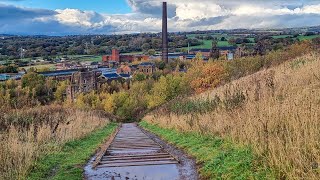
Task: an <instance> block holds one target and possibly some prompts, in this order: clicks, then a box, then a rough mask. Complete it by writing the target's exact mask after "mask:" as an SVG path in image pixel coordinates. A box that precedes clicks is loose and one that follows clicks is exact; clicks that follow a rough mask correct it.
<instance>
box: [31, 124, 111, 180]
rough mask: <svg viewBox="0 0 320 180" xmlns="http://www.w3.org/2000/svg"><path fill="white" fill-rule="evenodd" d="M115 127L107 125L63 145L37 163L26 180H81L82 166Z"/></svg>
mask: <svg viewBox="0 0 320 180" xmlns="http://www.w3.org/2000/svg"><path fill="white" fill-rule="evenodd" d="M116 127H117V124H116V123H109V124H108V125H107V126H105V127H104V128H102V129H99V130H97V131H95V132H93V133H92V134H90V135H88V136H86V137H84V138H82V139H79V140H74V141H70V142H68V143H66V144H64V145H63V146H62V148H61V149H60V150H57V151H54V152H52V153H50V154H47V155H46V156H44V157H42V158H41V159H40V160H39V161H37V163H36V165H35V167H34V168H33V169H32V171H31V173H30V175H29V176H28V177H27V179H61V180H64V179H68V180H72V179H82V178H83V177H82V173H83V166H84V165H85V164H86V163H87V161H88V159H89V158H90V157H91V156H92V155H93V154H94V152H95V151H96V149H97V148H98V147H99V145H101V143H102V142H104V140H105V139H107V138H108V136H109V135H111V134H112V132H113V131H114V130H115V129H116Z"/></svg>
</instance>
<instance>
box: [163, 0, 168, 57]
mask: <svg viewBox="0 0 320 180" xmlns="http://www.w3.org/2000/svg"><path fill="white" fill-rule="evenodd" d="M167 19H168V17H167V2H163V9H162V60H163V61H164V62H165V63H168V62H169V60H168V24H167V23H168V22H167Z"/></svg>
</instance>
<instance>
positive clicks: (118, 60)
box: [102, 49, 149, 64]
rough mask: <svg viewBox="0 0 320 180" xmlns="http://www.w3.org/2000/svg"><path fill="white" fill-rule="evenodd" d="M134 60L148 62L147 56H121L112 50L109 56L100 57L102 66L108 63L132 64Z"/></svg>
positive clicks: (115, 50)
mask: <svg viewBox="0 0 320 180" xmlns="http://www.w3.org/2000/svg"><path fill="white" fill-rule="evenodd" d="M134 60H138V61H147V60H149V56H147V55H121V54H120V52H119V51H118V50H117V49H113V50H112V54H111V55H104V56H102V62H103V63H104V64H109V63H110V62H116V63H121V62H130V63H131V62H133V61H134Z"/></svg>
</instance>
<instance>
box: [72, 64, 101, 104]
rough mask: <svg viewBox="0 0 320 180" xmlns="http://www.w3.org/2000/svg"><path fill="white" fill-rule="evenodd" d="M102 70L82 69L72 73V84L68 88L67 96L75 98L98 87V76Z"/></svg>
mask: <svg viewBox="0 0 320 180" xmlns="http://www.w3.org/2000/svg"><path fill="white" fill-rule="evenodd" d="M101 74H102V73H101V71H90V70H82V71H78V72H75V73H73V74H72V75H71V79H70V85H69V87H68V88H67V97H68V98H69V99H71V100H74V99H75V97H76V95H77V94H79V93H88V92H91V91H92V90H97V88H98V78H99V76H101Z"/></svg>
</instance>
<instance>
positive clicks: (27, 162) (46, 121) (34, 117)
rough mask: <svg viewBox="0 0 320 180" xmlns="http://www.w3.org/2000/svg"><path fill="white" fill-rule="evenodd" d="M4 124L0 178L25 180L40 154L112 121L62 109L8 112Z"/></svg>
mask: <svg viewBox="0 0 320 180" xmlns="http://www.w3.org/2000/svg"><path fill="white" fill-rule="evenodd" d="M23 119H24V120H26V122H25V123H24V122H23V121H22V120H23ZM1 121H5V122H6V123H2V129H3V131H1V132H0V133H1V134H0V160H1V163H0V179H24V178H25V177H26V175H27V174H28V172H29V170H30V167H32V165H33V163H34V162H35V161H36V160H37V158H39V157H40V156H41V155H44V154H46V153H49V152H51V151H53V150H57V149H59V147H60V146H59V145H61V144H63V143H65V142H68V141H71V140H74V139H79V138H81V137H84V136H86V135H88V134H89V133H91V132H92V131H94V130H96V129H98V128H101V127H103V126H105V125H106V124H107V123H108V122H109V121H108V120H107V119H106V118H105V117H104V116H101V115H99V114H97V113H94V112H90V111H81V110H76V109H67V110H66V109H64V108H62V107H60V106H45V107H39V108H36V109H28V110H17V111H13V112H9V113H5V114H2V119H1Z"/></svg>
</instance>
